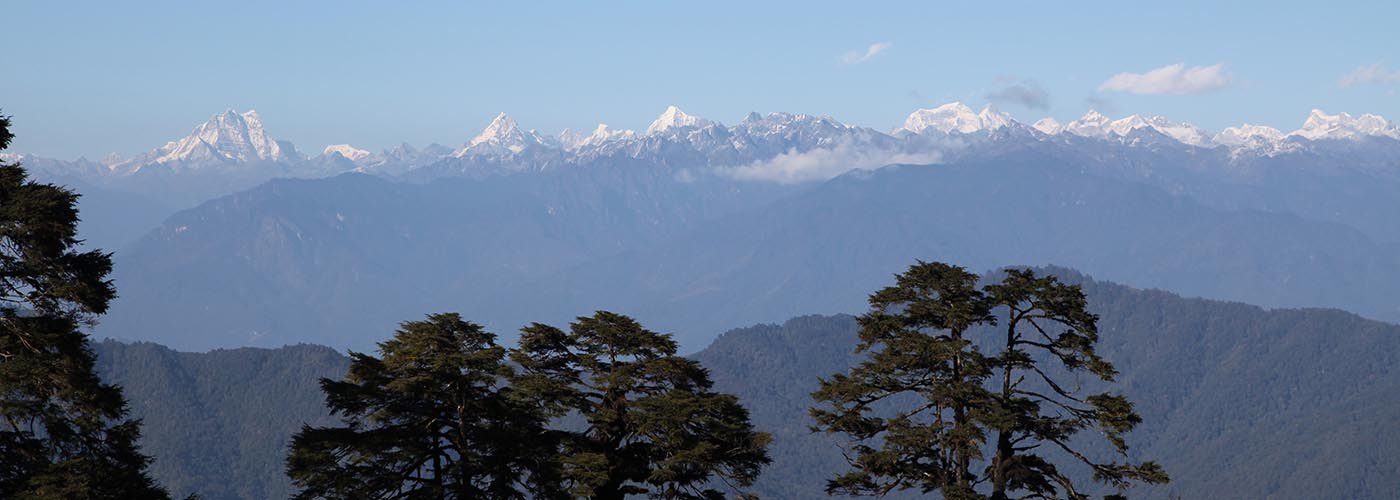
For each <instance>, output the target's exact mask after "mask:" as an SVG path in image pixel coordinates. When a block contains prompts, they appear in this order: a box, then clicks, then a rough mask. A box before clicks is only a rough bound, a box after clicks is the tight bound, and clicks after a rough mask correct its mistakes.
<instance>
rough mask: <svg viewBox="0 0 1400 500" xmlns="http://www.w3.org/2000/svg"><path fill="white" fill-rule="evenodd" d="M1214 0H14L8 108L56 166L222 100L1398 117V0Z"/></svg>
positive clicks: (7, 59) (587, 112)
mask: <svg viewBox="0 0 1400 500" xmlns="http://www.w3.org/2000/svg"><path fill="white" fill-rule="evenodd" d="M1218 3H1219V4H1225V5H1218V4H1217V2H1201V3H1194V2H1153V3H1152V4H1151V5H1147V6H1140V5H1139V4H1140V3H1139V2H1103V3H1082V2H1075V3H1072V5H1071V4H1066V3H1062V2H1045V1H1038V2H1014V3H996V2H962V3H958V4H951V5H932V4H931V3H930V2H897V3H876V2H850V1H845V2H829V3H828V2H793V3H785V4H781V5H779V4H776V3H768V2H703V3H702V2H637V3H624V4H612V3H604V2H578V1H569V2H560V3H543V2H540V3H537V2H492V3H482V4H467V3H465V2H440V3H429V2H394V3H391V2H363V3H361V2H311V1H292V2H188V1H180V2H165V1H141V2H111V1H104V2H52V1H23V0H12V1H7V2H6V4H5V6H4V7H3V8H0V20H3V24H4V26H5V28H4V32H5V33H4V42H3V43H4V46H5V49H4V51H3V57H0V108H3V109H4V111H5V113H6V114H11V115H14V117H15V120H16V124H17V130H16V132H17V133H18V135H19V136H18V138H17V140H16V144H15V145H14V147H13V148H12V151H18V152H30V153H35V154H40V155H43V156H51V157H58V158H73V157H77V156H79V155H86V156H88V157H91V158H96V157H100V156H102V155H103V154H105V153H107V152H111V151H117V152H121V153H127V154H129V153H136V152H140V151H144V150H147V149H150V148H153V147H156V146H159V145H161V144H163V143H164V142H165V141H168V140H172V139H175V138H178V137H181V136H183V135H185V134H187V133H188V132H189V130H190V129H191V128H192V127H194V126H195V125H196V124H198V123H199V122H201V121H203V120H204V119H206V118H207V117H209V116H210V115H213V114H214V113H216V112H219V111H222V110H223V109H226V108H236V109H239V110H244V109H248V108H255V109H257V110H258V111H259V113H261V114H262V116H263V121H264V123H265V124H266V126H267V128H268V130H269V132H271V133H272V134H273V135H274V136H275V137H278V138H281V139H287V140H291V141H293V142H294V143H296V144H297V145H298V147H299V148H300V149H302V150H303V151H307V152H313V153H314V152H319V151H320V149H321V148H322V147H324V146H325V145H327V144H331V143H340V142H348V143H351V144H354V145H356V146H359V147H365V148H369V149H376V150H377V149H380V148H383V147H385V146H388V145H391V144H395V143H398V142H401V141H407V142H409V143H412V144H416V145H422V144H426V143H429V142H440V143H443V144H448V145H457V144H460V143H462V142H463V141H465V140H467V139H468V138H470V137H471V136H472V135H474V134H475V133H476V132H477V131H478V130H480V129H481V128H482V127H483V126H485V124H486V123H487V122H488V121H489V120H490V119H491V117H492V116H493V115H495V113H497V112H500V111H506V112H508V113H510V114H511V115H512V116H514V117H515V118H516V119H517V121H519V122H520V124H521V126H523V127H526V128H537V129H540V130H542V131H546V132H550V133H557V132H558V131H559V130H560V129H562V128H565V127H572V128H576V129H577V128H585V129H590V128H591V127H592V126H593V125H594V124H596V123H597V122H599V121H603V122H607V123H609V124H611V125H613V126H620V127H627V128H637V129H641V128H645V127H646V125H647V124H648V123H649V122H650V121H651V120H652V119H653V118H654V117H655V116H656V115H657V114H659V113H660V112H661V111H662V109H664V108H665V106H666V105H668V104H678V105H680V106H681V107H682V108H683V109H685V110H686V111H687V112H689V113H691V114H695V115H700V116H705V117H708V118H712V119H715V120H719V121H722V122H726V123H733V122H736V121H738V120H740V119H741V118H742V117H743V115H744V114H745V113H747V112H749V111H760V112H768V111H792V112H806V113H815V114H825V115H831V116H834V117H836V118H838V119H840V120H842V121H845V122H848V123H854V124H858V125H864V126H870V127H875V128H878V129H881V130H888V129H890V128H892V127H894V126H897V125H898V124H900V123H901V122H902V121H903V119H904V116H905V115H907V114H908V113H909V112H910V111H911V110H913V109H915V108H918V107H930V106H933V105H937V104H940V103H943V102H947V101H951V100H961V101H963V102H966V103H968V104H970V105H973V106H979V107H980V105H982V104H984V103H986V102H987V101H988V96H989V95H991V94H992V93H995V92H997V91H999V90H1002V89H1003V88H1004V87H1007V86H1009V85H1012V84H1014V83H1016V82H1021V81H1023V80H1030V81H1032V82H1034V85H1033V86H1028V87H1027V88H1034V87H1036V86H1038V87H1039V88H1040V89H1041V90H1042V91H1043V95H1041V97H1048V102H1049V105H1048V108H1028V107H1025V106H1022V105H1018V104H1015V103H1014V102H1013V101H1003V103H1002V104H1000V106H1001V107H1002V108H1003V109H1004V110H1006V111H1009V112H1011V113H1012V114H1014V115H1015V116H1016V117H1018V118H1019V119H1022V120H1024V121H1033V120H1035V119H1037V118H1040V117H1042V116H1046V115H1049V116H1054V117H1056V118H1058V119H1060V120H1061V121H1067V120H1070V119H1073V118H1075V117H1077V116H1079V115H1080V114H1082V113H1083V112H1084V111H1085V110H1086V109H1087V108H1088V107H1089V105H1090V104H1089V102H1090V101H1091V100H1096V102H1098V103H1099V106H1100V107H1101V108H1107V109H1102V110H1103V111H1106V112H1107V114H1109V115H1110V116H1114V117H1117V116H1121V115H1124V114H1128V113H1143V114H1163V115H1166V116H1168V117H1170V118H1173V119H1176V120H1183V121H1190V122H1193V123H1196V124H1198V125H1201V126H1204V127H1206V128H1208V129H1211V130H1218V129H1220V128H1223V127H1225V126H1229V125H1234V124H1238V123H1241V122H1250V123H1263V124H1267V125H1272V126H1276V127H1279V128H1281V129H1284V130H1291V129H1293V128H1296V127H1297V126H1298V125H1300V124H1301V122H1302V120H1303V119H1304V118H1305V116H1306V114H1307V112H1308V110H1310V109H1311V108H1313V107H1321V108H1323V109H1325V110H1327V111H1329V112H1338V111H1348V112H1352V113H1363V112H1372V113H1379V114H1382V115H1386V116H1387V117H1389V118H1391V119H1400V96H1397V95H1396V90H1397V89H1400V2H1388V1H1372V2H1365V3H1350V2H1341V1H1330V2H1292V3H1284V2H1270V3H1246V2H1218ZM877 43H888V44H889V46H888V48H886V49H885V50H883V51H879V52H878V53H876V54H874V55H873V56H871V57H869V58H867V59H865V60H864V61H863V62H854V61H857V60H860V59H861V56H863V55H865V54H866V53H867V51H868V49H869V48H870V47H871V45H872V44H877ZM843 59H844V62H843ZM1177 63H1181V64H1184V67H1185V68H1192V67H1207V71H1211V73H1209V74H1206V75H1204V76H1205V77H1207V78H1206V80H1207V82H1206V83H1205V84H1202V85H1203V86H1202V85H1197V86H1196V87H1192V88H1188V89H1184V90H1181V89H1178V90H1176V91H1175V93H1168V94H1165V95H1164V94H1160V93H1159V94H1134V93H1131V92H1127V91H1116V90H1111V89H1101V87H1102V86H1103V84H1104V83H1105V82H1106V81H1107V80H1108V79H1109V78H1111V77H1113V76H1114V75H1116V74H1119V73H1123V72H1132V73H1144V72H1147V71H1149V70H1152V69H1154V68H1160V67H1164V66H1168V65H1172V64H1177ZM1378 63H1379V64H1380V66H1379V68H1373V69H1372V71H1371V72H1370V73H1369V77H1367V78H1361V79H1360V80H1364V81H1368V82H1373V83H1356V84H1355V85H1352V86H1349V87H1348V86H1343V85H1340V84H1339V79H1340V78H1342V77H1343V76H1344V75H1347V74H1352V73H1353V72H1354V71H1356V70H1357V69H1358V68H1363V67H1370V66H1372V65H1375V64H1378ZM1216 64H1220V65H1222V66H1221V67H1220V68H1217V69H1215V70H1210V69H1209V67H1210V66H1213V65H1216ZM1197 76H1201V75H1197ZM1178 83H1179V82H1178ZM1197 83H1198V84H1199V83H1200V82H1197ZM1149 90H1151V89H1149ZM1163 91H1164V90H1162V89H1160V88H1159V89H1158V90H1157V92H1163ZM1165 91H1166V92H1173V91H1172V90H1170V89H1168V90H1165ZM1182 92H1185V93H1182Z"/></svg>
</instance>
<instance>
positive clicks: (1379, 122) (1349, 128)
mask: <svg viewBox="0 0 1400 500" xmlns="http://www.w3.org/2000/svg"><path fill="white" fill-rule="evenodd" d="M1289 135H1293V136H1298V137H1302V138H1304V139H1308V140H1314V141H1317V140H1345V139H1358V138H1362V137H1389V138H1391V139H1396V140H1400V129H1397V128H1396V126H1395V122H1392V121H1390V120H1387V119H1385V118H1383V117H1380V116H1377V115H1372V114H1364V115H1361V116H1359V117H1355V118H1353V117H1352V116H1351V115H1349V114H1347V113H1340V114H1335V115H1329V114H1327V113H1326V112H1323V111H1322V110H1320V109H1314V110H1312V112H1311V113H1309V114H1308V119H1307V121H1305V122H1303V127H1302V128H1300V129H1298V130H1295V131H1293V133H1291V134H1289Z"/></svg>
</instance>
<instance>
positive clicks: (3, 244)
mask: <svg viewBox="0 0 1400 500" xmlns="http://www.w3.org/2000/svg"><path fill="white" fill-rule="evenodd" d="M9 127H10V119H9V118H8V117H3V116H0V150H4V149H5V147H7V146H8V145H9V143H10V140H11V139H12V138H13V136H12V135H11V133H10V131H9ZM77 200H78V195H77V194H76V193H73V192H72V191H68V190H66V189H64V188H61V187H58V186H53V185H49V184H40V183H35V182H33V181H30V180H29V179H28V174H27V173H26V172H25V170H24V168H22V167H20V166H19V165H10V164H3V163H0V498H55V499H57V498H66V499H81V498H167V497H168V496H169V495H167V494H166V492H165V491H164V490H162V489H161V488H160V487H158V486H156V485H155V483H154V482H153V481H152V480H151V479H150V478H149V477H148V476H147V474H146V467H147V464H148V462H149V459H148V458H146V457H145V456H144V455H142V454H141V453H140V451H139V450H138V449H137V445H136V442H137V439H138V438H139V437H140V428H139V427H140V424H139V422H138V421H135V420H130V419H128V418H127V407H126V401H125V399H124V398H123V397H122V392H121V389H120V388H118V387H117V386H114V385H110V384H105V383H103V382H102V381H101V380H99V379H98V378H97V375H96V373H94V369H93V365H94V362H95V360H94V355H93V353H92V350H91V349H90V347H89V345H88V337H87V335H86V334H84V333H83V332H82V330H81V326H83V325H84V324H89V323H90V322H92V321H93V320H94V319H95V318H96V317H97V316H98V315H101V314H102V313H104V312H106V311H107V305H108V303H109V302H111V300H112V298H113V296H114V295H115V291H114V289H113V287H112V283H111V281H109V280H108V279H107V275H108V274H109V273H110V272H111V271H112V261H111V256H110V255H109V254H106V253H103V252H101V251H98V250H89V251H80V250H78V248H77V247H78V246H79V245H80V244H81V240H79V239H78V238H77V224H78V211H77V208H76V204H77Z"/></svg>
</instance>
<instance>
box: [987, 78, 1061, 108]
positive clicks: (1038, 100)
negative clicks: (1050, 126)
mask: <svg viewBox="0 0 1400 500" xmlns="http://www.w3.org/2000/svg"><path fill="white" fill-rule="evenodd" d="M987 100H989V101H992V102H995V103H1010V104H1016V105H1019V106H1023V107H1026V108H1030V109H1050V93H1048V92H1046V91H1045V89H1043V88H1041V87H1040V84H1039V83H1036V82H1035V81H1034V80H1031V79H1029V78H1028V79H1024V80H1021V81H1018V82H1015V83H1012V84H1011V85H1008V86H1006V87H1004V88H1001V89H997V90H995V91H992V92H990V93H988V94H987Z"/></svg>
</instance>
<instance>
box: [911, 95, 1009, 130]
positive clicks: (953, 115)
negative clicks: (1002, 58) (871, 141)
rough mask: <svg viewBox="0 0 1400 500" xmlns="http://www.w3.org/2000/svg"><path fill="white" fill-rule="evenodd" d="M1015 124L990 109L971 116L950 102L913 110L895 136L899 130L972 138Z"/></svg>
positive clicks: (1006, 115)
mask: <svg viewBox="0 0 1400 500" xmlns="http://www.w3.org/2000/svg"><path fill="white" fill-rule="evenodd" d="M1016 123H1018V122H1016V120H1014V119H1012V118H1011V115H1008V114H1006V113H1002V112H1000V111H997V110H996V109H995V108H993V107H992V106H991V105H987V107H985V108H982V111H980V112H974V111H972V108H969V107H967V105H965V104H963V103H961V102H950V103H948V104H944V105H942V106H939V107H936V108H932V109H918V110H915V111H914V112H913V113H910V114H909V117H908V118H906V119H905V120H904V126H903V127H900V128H899V129H898V130H896V132H898V131H900V130H902V131H907V132H909V133H913V134H923V133H926V132H929V131H935V132H939V133H942V134H951V133H954V132H956V133H959V134H973V133H977V132H990V131H993V130H997V129H1001V128H1005V127H1009V126H1011V125H1013V124H1016Z"/></svg>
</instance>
